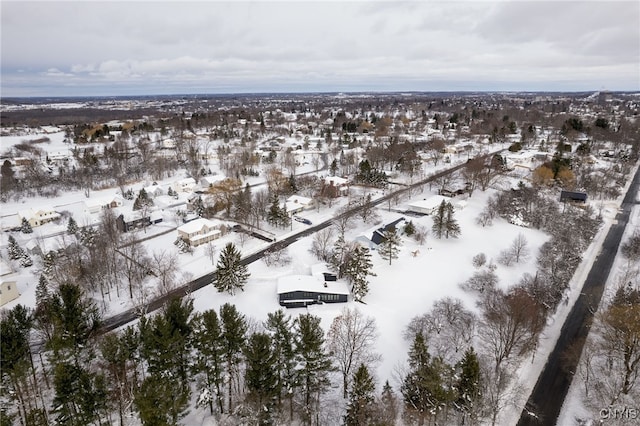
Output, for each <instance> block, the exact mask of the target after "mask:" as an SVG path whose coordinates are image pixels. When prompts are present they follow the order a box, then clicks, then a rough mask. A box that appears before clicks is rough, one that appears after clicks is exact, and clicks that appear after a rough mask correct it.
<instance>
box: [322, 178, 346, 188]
mask: <svg viewBox="0 0 640 426" xmlns="http://www.w3.org/2000/svg"><path fill="white" fill-rule="evenodd" d="M324 182H325V183H326V184H327V185H330V184H331V183H332V182H333V185H334V186H340V185H346V184H348V183H349V181H348V180H347V179H345V178H341V177H338V176H327V177H326V178H324Z"/></svg>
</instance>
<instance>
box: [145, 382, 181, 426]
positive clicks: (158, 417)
mask: <svg viewBox="0 0 640 426" xmlns="http://www.w3.org/2000/svg"><path fill="white" fill-rule="evenodd" d="M134 403H135V406H136V408H137V409H138V414H139V416H140V420H141V421H142V424H143V425H145V426H146V425H148V426H156V425H166V426H178V425H179V424H180V423H179V420H180V418H182V417H183V416H184V415H185V414H186V409H187V407H188V405H189V394H188V393H185V392H182V391H180V388H179V387H178V388H176V383H175V379H174V378H172V377H171V376H169V375H168V374H162V373H159V372H156V373H152V374H150V375H148V376H147V377H146V378H145V379H144V381H143V382H142V384H141V385H140V388H139V389H138V391H137V392H136V394H135V398H134Z"/></svg>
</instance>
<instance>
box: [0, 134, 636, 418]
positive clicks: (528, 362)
mask: <svg viewBox="0 0 640 426" xmlns="http://www.w3.org/2000/svg"><path fill="white" fill-rule="evenodd" d="M48 136H49V137H50V138H51V139H52V142H51V143H50V144H49V145H50V147H51V148H53V149H54V150H57V149H64V148H67V149H68V146H69V144H65V143H63V142H62V139H63V138H64V134H63V133H62V132H57V133H56V132H54V133H52V134H49V135H48ZM15 138H16V139H15V140H8V139H7V138H5V137H3V138H2V145H3V148H4V147H5V146H6V145H5V143H19V142H20V141H21V140H24V139H28V138H25V137H15ZM20 138H21V139H20ZM303 159H306V158H303ZM463 161H466V155H463V156H457V157H456V156H453V158H452V163H453V164H455V163H459V162H463ZM453 164H444V163H441V164H439V166H438V167H437V168H435V167H432V165H431V164H426V165H425V170H423V174H424V175H428V174H429V173H433V172H434V171H435V170H439V169H443V168H447V167H450V166H451V165H453ZM313 170H314V168H313V167H312V165H311V164H305V165H304V166H303V167H301V168H299V169H298V170H297V172H298V173H300V172H306V171H313ZM175 179H176V178H175V177H174V180H175ZM248 181H249V183H251V184H256V183H261V182H264V179H263V178H252V179H250V180H248ZM394 181H398V179H394ZM406 181H408V179H406ZM515 182H517V179H516V180H515V181H514V182H512V181H510V180H506V181H505V182H503V183H502V187H504V188H508V187H510V186H511V185H512V184H513V183H515ZM167 183H169V182H158V184H159V185H164V184H167ZM147 184H149V183H148V182H144V183H140V185H136V186H134V187H133V189H134V191H136V190H137V189H139V188H138V187H143V186H146V185H147ZM497 190H499V189H490V190H488V191H486V192H481V191H479V190H476V191H475V192H474V194H473V196H472V197H471V198H469V199H468V200H467V204H466V206H465V207H464V208H463V209H461V210H457V211H456V214H455V216H456V219H457V220H458V222H459V224H460V227H461V235H460V237H459V238H457V239H443V240H438V239H436V238H434V237H432V236H431V235H429V236H428V238H427V240H426V242H425V243H424V244H423V245H419V244H417V243H416V242H415V241H414V240H413V239H411V238H409V237H406V236H403V237H402V242H403V244H402V247H401V250H400V253H399V257H398V259H395V260H393V262H392V264H391V265H389V263H388V261H386V260H383V259H382V258H381V257H380V256H379V255H378V254H377V253H376V252H373V253H372V260H373V264H374V267H373V272H374V273H376V276H374V277H370V292H369V294H368V295H367V296H366V297H365V299H364V302H365V303H364V304H361V303H355V302H349V303H347V304H334V305H331V304H325V305H315V306H310V307H308V308H304V309H290V310H289V311H288V313H290V314H291V315H293V316H296V315H298V314H300V313H304V312H311V313H313V314H315V315H318V316H320V317H321V319H322V325H323V326H324V327H325V329H328V328H329V325H330V324H331V322H332V320H333V319H334V318H335V317H336V316H337V315H338V314H339V313H340V311H341V310H342V309H344V308H345V307H352V308H353V307H355V308H357V309H359V310H360V311H361V312H362V313H364V314H365V315H367V316H372V317H374V318H375V319H376V323H377V327H378V331H379V337H378V341H377V345H376V350H377V351H378V352H379V353H380V354H381V355H382V360H381V362H380V363H379V365H378V366H377V383H378V385H379V386H381V385H382V384H383V383H384V381H385V380H389V381H390V383H391V384H392V385H394V386H397V385H398V384H399V383H398V381H397V379H398V377H397V374H396V371H397V368H398V367H399V366H400V365H402V364H403V363H404V362H405V361H406V358H407V351H408V348H409V342H407V341H405V340H404V339H403V332H404V330H405V327H406V326H407V324H408V323H409V321H410V320H411V319H412V318H413V317H414V316H417V315H421V314H424V313H426V312H428V311H429V310H430V309H431V307H432V305H433V303H434V302H436V301H437V300H439V299H441V298H443V297H454V298H459V299H461V300H462V301H463V303H464V305H465V306H466V307H467V308H468V309H469V310H472V311H477V307H476V302H477V296H476V295H475V294H472V293H468V292H465V291H464V290H462V289H461V288H460V286H459V284H460V283H462V282H464V281H466V280H467V279H468V278H470V276H471V275H472V274H473V272H474V268H473V266H472V258H473V256H475V255H477V254H478V253H484V254H485V255H486V257H487V259H488V261H489V262H493V263H495V264H496V266H497V270H496V273H497V275H498V277H499V280H500V281H499V286H500V287H502V288H504V289H506V288H509V287H510V286H512V285H514V284H516V283H517V282H518V281H519V280H520V278H521V277H522V275H523V274H524V273H529V274H535V270H536V254H537V251H538V249H539V247H540V246H541V245H542V244H543V243H544V242H545V241H547V240H548V239H549V235H546V234H545V233H543V232H541V231H538V230H533V229H527V228H523V227H519V226H516V225H513V224H510V223H508V222H507V221H505V220H503V219H496V220H494V223H493V225H492V226H488V227H481V226H480V225H478V224H477V223H476V217H477V216H478V214H479V213H480V211H481V210H482V209H483V208H484V207H485V204H486V201H487V198H488V197H489V196H490V195H491V194H492V193H494V192H495V191H497ZM352 191H353V192H358V191H359V189H358V188H352ZM117 192H118V190H117V189H116V188H112V189H107V190H103V191H93V192H92V193H91V197H92V198H93V197H109V196H113V195H115V194H116V193H117ZM381 195H382V192H381V191H379V192H375V191H374V192H373V193H372V196H373V198H374V199H375V198H377V197H379V196H381ZM431 195H435V188H434V189H433V191H429V189H428V185H426V187H425V188H424V189H423V192H422V193H420V194H415V195H414V196H413V197H412V198H411V199H402V200H401V201H400V203H399V204H398V205H391V206H388V205H387V204H386V203H385V204H384V205H381V206H379V207H378V208H376V211H377V213H378V214H379V218H380V219H379V222H378V223H376V224H372V223H370V224H365V223H363V222H362V221H361V220H360V219H357V220H356V221H355V222H354V225H353V226H352V227H351V228H350V229H349V230H348V232H347V234H346V239H347V240H348V241H349V240H355V239H356V238H357V237H358V236H360V235H366V236H369V237H370V235H371V232H372V231H373V230H374V229H375V228H377V227H378V226H380V225H384V224H386V223H389V222H392V221H394V220H396V219H398V218H400V217H401V216H402V214H401V213H398V212H397V211H402V210H404V209H405V208H406V205H407V204H409V202H411V201H412V200H419V199H423V198H427V197H429V196H431ZM185 199H186V195H181V199H180V200H179V201H180V202H186V200H185ZM85 200H86V196H85V194H84V193H83V192H81V191H77V192H72V193H66V194H63V195H61V196H60V197H58V198H56V199H55V200H48V199H40V198H29V199H22V200H20V201H17V202H9V203H5V204H3V206H2V213H1V216H2V218H1V219H2V221H3V222H4V221H11V220H13V219H12V217H13V216H15V215H16V213H17V212H18V211H19V210H22V209H25V208H30V207H36V206H39V205H42V204H51V205H52V206H53V207H54V208H55V209H56V211H67V212H68V213H69V214H70V215H72V216H73V217H74V218H76V220H77V222H78V223H79V224H80V225H85V224H90V223H95V222H96V221H97V216H96V215H95V214H88V213H87V212H86V209H85V205H84V201H85ZM619 201H620V200H618V201H617V202H611V203H607V204H605V205H602V206H601V205H594V207H595V208H600V207H602V213H603V216H604V220H605V225H604V226H603V227H602V229H601V230H600V231H599V233H598V234H597V236H596V238H595V239H594V241H593V243H592V244H591V246H590V247H589V249H588V250H587V252H586V253H585V254H584V255H583V261H582V263H581V265H580V266H579V268H578V270H577V272H576V274H575V276H574V278H573V280H572V281H571V283H570V289H571V292H570V294H569V303H568V304H566V305H561V306H560V307H559V308H558V311H557V312H556V314H555V315H554V316H552V317H551V318H550V319H549V322H548V327H547V329H546V330H545V331H544V333H543V334H542V336H541V341H540V345H539V347H538V348H537V350H536V352H535V354H534V355H533V356H532V357H529V358H528V359H525V360H522V362H521V364H520V366H519V369H518V377H519V379H518V383H517V385H522V386H524V388H523V389H524V390H523V392H522V395H521V398H520V401H518V403H517V404H515V405H513V406H511V407H509V408H508V409H507V410H505V411H504V412H503V413H502V417H501V418H500V422H499V424H511V423H515V422H516V421H517V418H518V417H519V414H520V411H521V409H522V406H523V405H524V402H525V401H526V399H527V397H528V395H529V393H530V390H531V389H532V387H533V386H534V385H535V382H536V379H537V376H538V374H539V372H540V369H541V368H542V367H543V365H544V362H545V360H546V357H547V354H548V353H549V352H550V351H551V349H552V348H553V346H554V344H555V341H556V339H557V337H558V333H559V331H560V328H561V326H562V323H563V322H564V318H565V317H566V315H567V314H568V312H569V309H570V307H571V306H572V304H573V302H574V301H575V299H576V298H577V297H578V295H579V289H580V288H581V286H582V281H583V280H584V278H585V277H586V274H587V273H588V271H589V268H590V265H591V263H592V262H593V259H594V257H595V255H596V254H597V250H598V248H599V246H600V243H601V242H602V239H603V238H604V236H605V235H606V232H607V230H608V228H609V226H610V225H611V223H612V221H613V220H614V217H615V214H616V212H617V208H618V205H619ZM346 202H347V199H346V198H342V199H338V200H337V201H336V202H335V203H334V204H333V205H332V207H327V206H323V207H322V208H321V209H320V210H309V211H305V212H304V213H302V214H301V215H302V216H304V217H305V218H308V219H309V220H311V221H312V222H313V223H314V224H315V223H319V222H322V221H324V220H328V219H330V218H331V217H332V216H333V215H334V214H335V212H336V210H337V208H339V207H340V206H342V205H344V204H345V203H346ZM127 203H131V202H127ZM125 206H128V204H125ZM389 207H391V208H389ZM178 208H180V207H178ZM636 210H637V209H636ZM162 214H163V218H164V221H163V222H162V223H160V224H158V225H152V226H150V227H149V228H147V230H146V233H145V232H143V231H136V232H137V236H138V237H139V238H146V237H150V236H152V235H156V234H158V235H157V236H155V237H154V238H151V239H148V240H147V241H145V242H144V245H145V247H146V250H147V252H148V253H149V254H154V253H155V254H157V253H160V252H163V251H164V252H166V253H168V254H172V255H176V256H177V257H178V263H179V270H180V271H181V275H180V276H179V277H178V283H177V284H181V283H182V282H184V281H187V280H190V279H192V278H195V277H198V276H202V275H204V274H207V273H209V272H212V271H213V269H214V265H215V263H216V258H217V255H218V254H219V252H220V250H221V248H222V247H224V245H225V244H226V242H229V241H231V242H234V243H235V244H236V245H237V246H239V247H241V249H242V253H243V255H248V254H250V253H252V252H255V251H257V250H259V249H262V248H264V247H265V246H266V245H267V243H265V242H264V241H261V240H257V239H254V238H249V239H248V240H246V241H244V243H242V242H241V241H240V236H239V235H238V234H235V233H229V234H227V235H225V236H224V237H223V238H221V239H220V240H216V241H215V242H214V245H215V247H216V255H215V257H214V258H213V261H212V259H211V258H210V257H209V256H207V254H206V251H205V247H204V246H201V247H197V248H195V249H194V251H193V253H190V254H181V253H178V249H177V247H176V246H175V245H174V244H173V243H174V241H175V239H176V237H177V231H175V229H174V228H175V227H177V226H178V225H180V222H179V221H178V217H177V216H176V215H175V208H167V209H166V210H165V211H163V212H162ZM405 219H407V220H412V221H413V223H414V224H415V225H417V226H424V227H425V228H427V229H430V228H431V225H432V219H431V217H429V216H422V217H412V216H405ZM633 220H634V222H633V223H634V224H637V223H638V215H637V214H636V215H635V216H634V219H633ZM306 227H307V225H304V224H302V223H299V222H295V221H294V222H293V223H292V226H291V228H290V229H286V230H278V229H271V228H268V227H267V230H269V231H271V232H274V233H276V234H277V237H278V238H279V239H280V238H283V237H286V236H287V235H290V234H293V233H296V232H298V231H300V230H302V229H304V228H306ZM629 228H631V226H630V227H629ZM65 230H66V222H61V224H58V225H56V224H47V225H45V226H42V227H38V228H35V229H34V234H30V235H24V234H18V233H14V235H15V236H16V238H17V240H18V243H19V244H21V245H26V244H28V243H29V242H30V241H34V240H35V241H38V242H39V243H41V244H44V243H43V241H45V240H47V241H48V242H49V244H53V243H54V241H53V240H55V239H59V238H63V236H64V233H65ZM166 231H169V232H166ZM519 234H522V235H523V236H524V237H525V238H526V240H527V242H528V245H529V249H530V251H531V255H530V256H529V258H528V259H527V260H526V261H522V262H520V263H517V264H514V265H512V266H510V267H506V266H503V265H501V264H499V263H498V261H497V259H498V256H499V254H500V252H501V251H502V250H505V249H507V248H508V247H509V246H510V245H511V243H512V241H513V240H514V238H516V237H517V236H518V235H519ZM7 235H8V234H7V233H2V235H1V236H0V246H1V247H2V250H5V247H6V244H7ZM67 238H68V237H67ZM311 243H312V238H311V237H309V238H304V239H301V240H299V241H297V242H295V243H294V244H292V245H291V246H289V247H288V249H287V251H288V253H289V255H290V257H291V262H290V263H289V264H288V265H285V266H281V267H275V266H273V265H272V266H267V265H266V264H265V263H264V262H263V261H258V262H255V263H253V264H251V265H250V266H249V271H250V273H251V277H250V279H249V282H248V284H247V285H246V286H245V290H244V292H241V293H240V294H237V295H235V296H230V295H228V294H223V293H218V292H217V291H216V289H215V288H214V287H213V286H208V287H205V288H203V289H201V290H199V291H197V292H194V293H193V294H192V297H193V299H194V307H195V309H196V310H197V311H203V310H206V309H216V310H217V309H218V308H219V306H220V305H222V304H224V303H227V302H229V303H233V304H235V305H236V306H237V307H238V309H239V310H240V311H241V312H243V313H245V314H246V315H247V316H248V317H250V318H252V319H254V320H255V321H257V322H262V321H264V320H265V319H266V317H267V314H268V313H269V312H273V311H275V310H277V309H279V308H280V306H279V304H278V298H277V294H276V284H277V279H278V278H279V277H282V276H286V275H291V274H310V273H311V267H312V266H313V265H315V264H317V263H318V260H316V259H315V258H314V257H313V255H312V254H311V253H310V251H309V249H310V246H311ZM3 268H5V266H3ZM37 268H38V265H37V264H36V265H34V267H32V268H30V269H21V268H17V271H16V272H15V273H13V274H12V275H11V277H12V279H13V278H15V279H16V281H17V283H18V288H19V290H20V293H21V296H20V297H19V298H18V299H16V300H15V301H13V302H10V303H8V304H7V305H5V306H4V307H3V308H7V309H10V308H12V307H13V306H15V305H16V304H18V303H21V304H24V305H27V306H34V305H35V286H36V283H37V278H38V273H37ZM5 272H6V271H4V270H3V271H2V273H3V274H4V273H5ZM149 284H151V283H149ZM148 290H149V293H150V294H152V293H153V291H154V289H153V288H149V289H148ZM125 293H126V292H121V294H124V296H123V298H122V299H118V298H116V297H115V295H111V300H110V301H109V302H108V303H107V304H106V305H104V306H103V313H104V315H106V316H110V315H114V314H117V313H119V312H122V311H123V310H125V309H128V308H131V307H133V304H134V303H136V302H137V301H136V300H134V301H131V300H129V299H128V298H127V297H126V294H125ZM574 394H575V392H573V391H572V393H571V395H574ZM570 406H571V404H570ZM565 411H566V410H565ZM563 415H565V416H567V415H568V416H571V415H573V414H572V411H570V413H569V414H566V413H563ZM192 416H193V419H192V420H194V421H196V418H198V419H201V418H202V417H199V416H200V414H198V413H197V412H194V413H193V414H192V415H190V419H191V417H192ZM565 418H569V417H565ZM514 419H515V420H514ZM511 420H513V422H511ZM197 422H198V423H201V420H197ZM559 424H566V423H559Z"/></svg>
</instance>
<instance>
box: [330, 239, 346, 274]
mask: <svg viewBox="0 0 640 426" xmlns="http://www.w3.org/2000/svg"><path fill="white" fill-rule="evenodd" d="M350 255H351V250H350V249H349V247H348V246H347V243H346V242H345V240H344V235H342V234H340V235H338V239H337V240H336V242H335V243H334V244H333V252H332V253H331V257H330V258H329V267H330V268H331V270H332V271H334V272H335V273H336V274H337V275H338V278H342V277H344V276H345V273H346V270H347V265H348V263H349V258H350Z"/></svg>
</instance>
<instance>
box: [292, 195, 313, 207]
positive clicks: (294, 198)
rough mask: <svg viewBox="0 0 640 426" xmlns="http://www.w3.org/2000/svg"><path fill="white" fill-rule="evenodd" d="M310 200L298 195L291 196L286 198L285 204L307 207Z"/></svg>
mask: <svg viewBox="0 0 640 426" xmlns="http://www.w3.org/2000/svg"><path fill="white" fill-rule="evenodd" d="M311 201H312V200H311V198H308V197H302V196H300V195H292V196H291V197H289V198H287V203H294V204H301V205H303V206H308V205H309V204H310V203H311Z"/></svg>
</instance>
